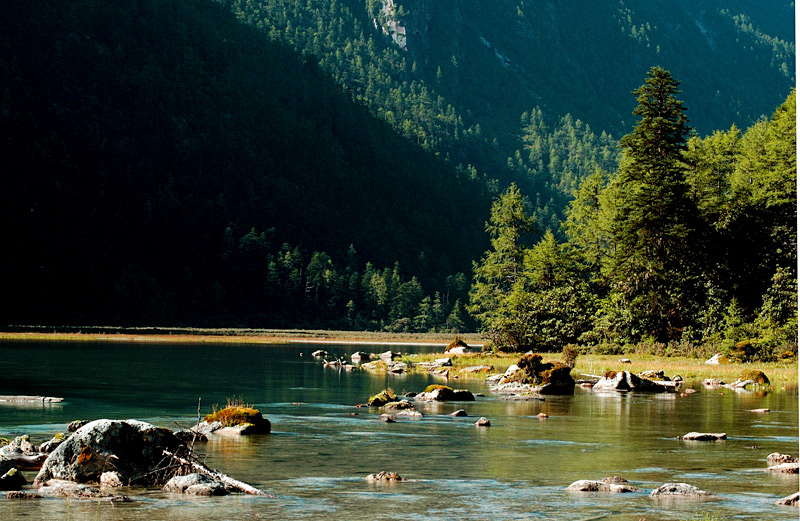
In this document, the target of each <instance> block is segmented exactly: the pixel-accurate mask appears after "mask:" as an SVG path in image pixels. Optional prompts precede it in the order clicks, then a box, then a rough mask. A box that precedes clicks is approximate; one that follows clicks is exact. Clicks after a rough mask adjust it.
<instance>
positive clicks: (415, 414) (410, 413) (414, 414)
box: [395, 409, 422, 420]
mask: <svg viewBox="0 0 800 521" xmlns="http://www.w3.org/2000/svg"><path fill="white" fill-rule="evenodd" d="M395 416H402V417H404V418H413V419H415V420H416V419H419V418H422V413H421V412H419V411H416V410H414V409H403V410H402V411H398V412H396V413H395Z"/></svg>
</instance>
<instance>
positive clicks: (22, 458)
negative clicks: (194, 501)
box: [0, 452, 47, 471]
mask: <svg viewBox="0 0 800 521" xmlns="http://www.w3.org/2000/svg"><path fill="white" fill-rule="evenodd" d="M0 459H3V460H7V461H10V462H11V465H12V466H13V467H14V468H16V469H19V470H37V471H38V470H39V469H41V468H42V465H44V460H46V459H47V454H45V453H41V452H40V453H35V454H24V453H21V452H9V453H4V454H2V455H0Z"/></svg>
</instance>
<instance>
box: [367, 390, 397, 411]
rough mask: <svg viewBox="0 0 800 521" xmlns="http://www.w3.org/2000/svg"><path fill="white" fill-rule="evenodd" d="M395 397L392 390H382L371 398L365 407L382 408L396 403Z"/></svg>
mask: <svg viewBox="0 0 800 521" xmlns="http://www.w3.org/2000/svg"><path fill="white" fill-rule="evenodd" d="M396 401H397V395H396V394H394V390H392V389H384V390H383V391H381V392H379V393H378V394H376V395H375V396H372V397H371V398H370V399H369V400H368V401H367V405H369V406H370V407H383V406H384V405H386V404H387V403H391V402H396Z"/></svg>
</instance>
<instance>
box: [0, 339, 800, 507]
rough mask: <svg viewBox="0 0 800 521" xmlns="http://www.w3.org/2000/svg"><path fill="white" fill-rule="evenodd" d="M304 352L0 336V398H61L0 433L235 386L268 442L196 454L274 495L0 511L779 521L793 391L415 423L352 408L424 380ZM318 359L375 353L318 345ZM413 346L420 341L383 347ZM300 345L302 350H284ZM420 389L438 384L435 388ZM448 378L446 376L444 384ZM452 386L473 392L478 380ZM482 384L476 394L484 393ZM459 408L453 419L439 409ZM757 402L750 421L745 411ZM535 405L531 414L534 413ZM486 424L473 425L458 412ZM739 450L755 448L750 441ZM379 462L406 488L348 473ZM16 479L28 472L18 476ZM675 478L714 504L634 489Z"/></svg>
mask: <svg viewBox="0 0 800 521" xmlns="http://www.w3.org/2000/svg"><path fill="white" fill-rule="evenodd" d="M320 347H321V346H319V345H301V344H291V345H278V346H274V345H270V346H255V345H233V344H231V345H218V344H214V345H191V346H183V345H157V344H118V343H109V344H96V343H91V344H66V343H60V344H47V343H38V342H37V343H32V342H31V343H4V344H0V364H1V365H0V367H2V371H3V377H2V379H0V394H41V395H51V396H63V397H64V398H65V402H64V403H63V404H53V405H49V406H44V407H42V406H33V407H20V406H10V405H2V406H0V436H4V437H10V436H14V435H18V434H29V435H31V437H32V438H33V440H34V441H35V442H38V441H43V440H45V439H48V438H49V437H50V436H51V435H52V434H54V433H56V432H59V431H63V430H64V429H65V425H66V424H67V423H69V422H70V421H72V420H74V419H77V418H86V419H95V418H101V417H105V418H136V419H141V420H145V421H150V422H152V423H155V424H157V425H161V426H165V427H175V425H176V424H180V425H184V426H189V425H191V424H192V423H193V422H194V421H195V419H196V414H197V412H196V411H197V402H198V398H201V399H202V402H201V408H202V410H203V413H206V412H209V410H210V409H211V406H212V404H215V403H217V404H224V403H225V400H226V398H227V397H232V396H241V397H242V398H243V399H244V400H245V401H246V402H249V403H253V404H255V406H256V407H257V408H259V409H260V410H261V411H262V412H263V413H264V414H265V416H267V417H268V418H269V420H270V421H271V422H272V428H273V432H272V434H271V435H269V436H257V437H249V438H244V439H218V440H216V441H212V442H209V443H208V444H206V445H205V446H203V447H202V448H201V450H202V451H203V452H204V453H205V455H206V458H207V463H208V464H209V465H210V466H211V467H214V468H218V469H220V470H222V471H224V472H226V473H228V474H229V475H231V476H233V477H235V478H237V479H241V480H243V481H246V482H249V483H251V484H253V485H255V486H258V487H260V488H263V489H265V490H269V491H271V492H273V493H274V494H276V495H277V498H256V497H249V496H229V497H225V498H187V497H181V496H175V495H170V494H165V493H163V492H161V491H158V490H151V491H147V492H146V493H145V494H142V493H141V491H136V493H135V494H134V497H135V501H134V502H132V503H127V504H113V505H112V504H106V503H97V502H82V501H76V500H72V501H69V502H68V501H65V500H61V499H48V500H40V501H35V502H26V501H0V519H3V520H6V519H26V520H27V519H30V520H38V519H42V520H45V519H47V520H50V519H65V520H66V519H69V520H83V519H86V520H94V519H104V520H105V519H108V520H120V521H133V520H148V521H149V520H156V519H165V520H166V519H170V520H173V519H174V520H196V519H204V520H228V519H231V520H241V519H288V518H292V519H332V518H339V519H342V520H345V519H365V520H366V519H385V520H389V519H398V520H399V519H404V520H405V519H410V520H416V519H419V520H422V519H426V520H427V519H442V520H449V519H476V520H477V519H481V520H482V519H486V518H491V519H509V520H511V519H521V520H522V519H524V520H536V519H557V520H575V519H580V520H595V519H597V520H600V519H605V520H638V519H639V518H640V517H644V516H646V517H647V519H648V520H650V521H653V520H668V519H669V520H676V519H691V518H692V517H694V516H695V515H697V514H705V513H709V514H712V515H715V516H717V518H718V519H743V520H744V519H775V520H784V519H786V520H789V519H792V520H794V519H797V515H798V512H797V509H796V508H791V507H779V506H777V505H775V504H774V503H775V501H776V500H777V499H779V498H781V497H783V496H786V495H788V494H790V493H792V492H795V491H797V490H798V478H797V475H794V476H784V475H772V474H768V473H766V472H764V468H765V467H766V460H765V458H766V455H767V454H769V453H771V452H782V453H790V454H797V452H798V395H797V389H796V388H795V389H792V390H790V391H783V392H771V393H766V394H764V393H760V394H759V393H743V392H733V391H731V390H727V389H725V390H716V391H707V390H704V389H701V386H700V385H694V387H696V388H698V390H699V392H698V393H696V394H693V395H689V396H686V397H684V398H681V397H680V396H678V395H675V394H664V395H636V394H616V393H615V394H598V393H592V392H591V391H586V390H582V389H576V393H575V395H574V396H565V397H547V399H546V401H543V402H541V401H526V402H510V401H505V400H501V399H497V398H495V397H492V396H491V395H489V396H487V397H484V398H481V397H479V398H478V399H477V401H476V402H474V403H472V402H470V403H448V404H428V405H425V406H424V408H423V410H422V412H423V413H424V414H425V417H424V418H423V419H421V420H406V421H402V420H401V421H399V422H398V423H394V424H386V423H382V422H380V421H379V420H378V415H379V411H377V410H369V409H366V408H361V409H356V408H354V407H353V405H355V404H357V403H363V402H365V401H366V400H367V398H368V397H369V396H370V395H372V394H375V393H377V392H378V391H380V390H381V389H383V388H385V387H393V388H394V389H395V390H396V391H398V392H400V391H403V390H415V391H419V390H422V388H424V387H425V386H426V385H428V384H429V383H434V380H433V379H432V378H431V377H429V376H427V375H405V376H394V375H372V374H369V373H366V372H358V371H356V372H343V371H337V370H335V369H330V368H324V367H322V366H321V364H319V362H317V361H315V360H314V359H313V358H312V357H311V356H310V354H311V352H312V351H314V350H316V349H319V348H320ZM322 347H324V348H325V349H327V350H328V351H330V352H331V353H337V354H349V353H352V352H354V351H356V350H366V351H374V352H380V351H384V350H386V349H387V348H386V347H382V346H374V347H372V348H371V349H370V348H369V346H366V347H365V346H322ZM397 349H398V348H397V347H395V350H397ZM400 349H402V350H404V351H414V350H416V351H419V350H422V349H424V348H412V347H409V348H406V347H403V348H400ZM301 353H302V354H303V356H300V355H301ZM436 382H437V383H442V382H441V381H440V380H436ZM451 385H453V383H452V382H451ZM455 386H456V387H460V388H468V389H470V390H472V391H473V392H487V389H486V386H485V385H484V383H483V382H482V381H480V380H468V381H461V382H458V381H456V383H455ZM487 394H488V393H487ZM458 408H464V409H466V411H467V412H468V413H469V417H465V418H453V417H450V416H448V415H447V414H448V413H450V412H452V411H454V410H455V409H458ZM754 408H769V409H770V410H771V412H770V413H768V414H754V413H750V412H748V409H754ZM540 412H545V413H547V414H548V415H549V418H547V419H539V418H537V417H536V415H537V414H538V413H540ZM480 416H486V417H487V418H489V419H490V420H491V422H492V426H491V427H489V428H477V427H475V426H474V425H473V422H474V421H475V420H476V418H477V417H480ZM689 431H713V432H727V433H728V440H727V441H723V442H711V443H709V442H695V443H689V442H682V441H678V440H676V439H675V437H676V436H678V435H680V434H685V433H686V432H689ZM756 447H757V448H756ZM381 470H391V471H395V472H398V473H400V474H401V475H403V476H405V477H408V478H409V479H410V480H411V481H409V482H407V483H400V484H396V485H393V486H387V485H375V484H368V483H366V482H365V480H364V477H365V476H366V475H367V474H370V473H373V472H378V471H381ZM611 475H619V476H622V477H624V478H626V479H628V480H629V481H631V482H632V484H634V485H636V486H637V487H639V488H640V489H642V491H643V492H641V493H635V494H620V495H609V494H587V493H583V494H580V493H568V492H566V491H565V490H564V489H565V487H566V486H567V485H569V484H570V483H572V482H573V481H575V480H578V479H601V478H603V477H606V476H611ZM28 477H29V479H32V478H33V475H32V473H30V474H29V475H28ZM676 481H677V482H687V483H691V484H693V485H696V486H698V487H700V488H702V489H704V490H708V491H711V492H714V493H716V494H717V495H718V497H717V498H716V499H713V500H706V501H692V502H677V503H676V502H663V501H654V500H652V499H650V497H649V496H648V495H647V492H649V490H651V489H652V488H655V487H657V486H659V485H661V484H663V483H666V482H676Z"/></svg>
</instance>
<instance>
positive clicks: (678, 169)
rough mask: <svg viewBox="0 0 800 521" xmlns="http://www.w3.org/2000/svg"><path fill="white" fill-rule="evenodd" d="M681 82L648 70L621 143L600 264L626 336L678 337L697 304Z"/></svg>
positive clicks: (695, 227) (694, 222)
mask: <svg viewBox="0 0 800 521" xmlns="http://www.w3.org/2000/svg"><path fill="white" fill-rule="evenodd" d="M678 85H679V82H678V81H676V80H675V79H673V78H672V75H671V74H670V73H669V71H666V70H664V69H662V68H660V67H654V68H652V69H651V70H650V72H649V73H648V75H647V80H646V82H645V84H644V85H642V86H641V87H639V88H638V89H636V90H635V91H634V94H635V95H636V97H637V100H638V102H639V105H638V106H637V107H636V109H635V110H634V112H633V114H634V115H636V116H639V117H640V118H641V119H640V120H639V122H638V124H637V125H636V127H635V128H634V130H633V132H631V133H630V134H628V135H627V136H625V137H623V138H622V139H621V140H620V147H621V148H622V151H623V160H622V162H621V165H620V169H619V172H618V175H617V179H616V181H615V182H616V184H617V185H618V186H619V199H618V204H619V207H618V209H617V215H616V219H615V222H614V223H613V225H612V227H611V237H612V241H613V242H614V243H615V249H614V251H611V252H610V257H609V260H610V262H608V263H607V265H606V271H605V273H606V275H607V277H608V278H609V279H610V281H611V292H612V294H616V295H612V301H613V300H617V302H619V300H621V303H622V304H623V305H624V307H626V308H628V309H627V312H626V318H625V322H628V323H623V324H619V325H620V326H621V327H622V328H623V329H624V331H620V332H621V333H623V335H625V336H629V337H631V338H638V337H641V336H643V335H653V336H654V337H656V338H657V339H659V340H669V339H673V338H676V337H679V336H680V334H681V331H682V328H683V327H684V326H686V325H687V324H688V323H690V322H691V311H692V309H693V308H694V306H695V304H696V303H697V302H696V301H697V298H698V288H697V285H698V281H699V263H698V255H697V253H698V252H697V244H699V243H698V242H695V240H696V239H697V233H698V224H697V223H698V220H697V218H696V215H697V209H696V206H695V205H694V204H693V202H692V200H691V199H690V197H689V195H688V194H689V192H688V185H687V183H686V179H685V166H684V163H683V160H682V154H683V152H684V150H686V148H687V147H686V136H687V134H688V133H689V130H690V129H689V126H688V125H687V118H686V115H685V114H684V111H685V110H686V109H685V108H684V106H683V102H682V101H679V100H678V99H677V98H676V97H675V96H676V95H677V94H678V93H679V92H680V91H679V90H678Z"/></svg>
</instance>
